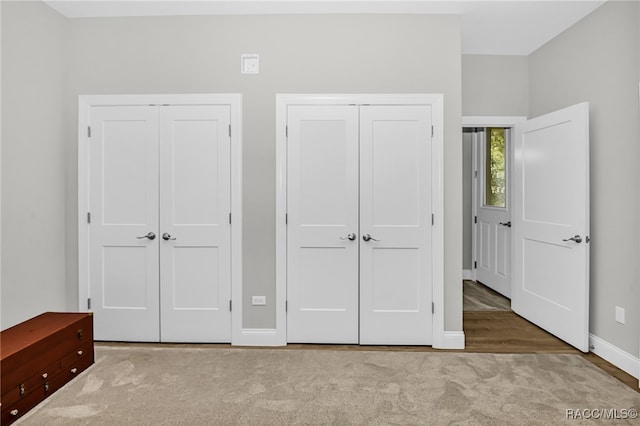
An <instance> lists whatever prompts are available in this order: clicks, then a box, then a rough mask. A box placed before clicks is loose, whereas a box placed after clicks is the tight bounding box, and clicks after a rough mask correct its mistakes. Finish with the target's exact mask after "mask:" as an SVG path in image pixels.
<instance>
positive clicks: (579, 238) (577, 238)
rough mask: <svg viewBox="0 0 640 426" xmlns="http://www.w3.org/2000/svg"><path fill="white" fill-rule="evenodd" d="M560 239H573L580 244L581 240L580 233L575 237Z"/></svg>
mask: <svg viewBox="0 0 640 426" xmlns="http://www.w3.org/2000/svg"><path fill="white" fill-rule="evenodd" d="M562 241H574V242H576V243H578V244H580V243H581V242H582V237H581V236H580V235H576V236H575V237H571V238H567V239H566V240H562Z"/></svg>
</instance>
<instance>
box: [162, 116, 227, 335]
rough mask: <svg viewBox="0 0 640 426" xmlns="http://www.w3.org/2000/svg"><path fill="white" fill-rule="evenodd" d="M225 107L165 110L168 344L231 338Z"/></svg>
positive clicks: (164, 287)
mask: <svg viewBox="0 0 640 426" xmlns="http://www.w3.org/2000/svg"><path fill="white" fill-rule="evenodd" d="M229 124H230V109H229V107H228V106H165V107H162V108H161V109H160V165H161V186H160V212H161V214H160V216H161V222H160V232H159V233H160V235H161V236H163V235H164V234H165V233H167V234H169V237H168V238H170V239H164V238H163V237H160V238H159V240H160V245H161V250H160V278H161V280H160V291H161V307H162V308H161V339H162V341H164V342H229V341H230V340H231V312H230V308H229V301H230V300H231V247H230V245H231V243H230V238H231V226H230V223H229V212H230V211H231V207H230V206H231V204H230V203H231V194H230V188H231V185H230V178H231V171H230V167H231V156H230V137H229Z"/></svg>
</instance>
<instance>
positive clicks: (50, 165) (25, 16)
mask: <svg viewBox="0 0 640 426" xmlns="http://www.w3.org/2000/svg"><path fill="white" fill-rule="evenodd" d="M1 7H2V151H3V152H2V315H1V322H2V327H3V328H5V327H7V326H10V325H13V324H15V323H16V322H19V321H22V320H24V319H25V318H28V317H31V316H34V315H36V314H38V313H41V312H42V311H43V310H65V309H67V308H68V307H69V305H68V303H67V302H68V300H67V296H68V287H67V281H66V270H65V245H66V242H67V238H68V234H67V233H66V227H65V221H66V215H67V205H66V202H65V200H66V197H67V193H66V171H67V167H68V161H69V160H68V155H67V148H68V142H69V140H68V138H67V137H66V136H67V135H68V134H69V129H68V128H67V127H66V126H65V123H66V122H67V120H66V118H65V74H64V70H65V69H66V63H67V62H68V61H67V54H66V48H65V44H66V40H67V32H68V28H67V20H66V19H64V18H62V17H61V16H60V15H58V14H57V13H56V12H54V11H53V10H52V9H51V8H49V7H48V6H46V5H44V4H42V3H24V4H18V3H13V2H2V4H1Z"/></svg>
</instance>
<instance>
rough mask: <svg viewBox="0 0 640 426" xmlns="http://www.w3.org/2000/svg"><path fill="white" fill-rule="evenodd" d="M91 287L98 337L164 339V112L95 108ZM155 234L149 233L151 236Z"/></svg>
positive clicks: (92, 116) (91, 151)
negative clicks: (160, 162) (161, 125)
mask: <svg viewBox="0 0 640 426" xmlns="http://www.w3.org/2000/svg"><path fill="white" fill-rule="evenodd" d="M90 120H91V129H92V135H91V138H90V139H89V165H90V167H89V169H90V176H89V180H90V196H89V198H90V200H89V206H90V212H91V225H90V227H89V231H88V232H89V241H90V243H89V261H88V262H89V271H90V272H89V277H90V278H89V282H90V284H89V287H90V294H91V302H92V303H91V309H92V310H93V312H94V336H95V339H96V340H128V341H149V342H156V341H158V340H159V291H158V279H159V271H158V247H159V238H158V235H157V233H158V116H157V112H156V108H154V107H148V106H145V107H140V106H110V107H92V108H91V110H90ZM146 235H149V237H148V238H146V237H144V236H146Z"/></svg>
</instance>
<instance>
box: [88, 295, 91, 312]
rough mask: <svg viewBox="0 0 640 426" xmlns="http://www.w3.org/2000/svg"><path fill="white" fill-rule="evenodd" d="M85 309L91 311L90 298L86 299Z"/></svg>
mask: <svg viewBox="0 0 640 426" xmlns="http://www.w3.org/2000/svg"><path fill="white" fill-rule="evenodd" d="M87 309H91V298H90V297H89V298H88V299H87Z"/></svg>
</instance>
